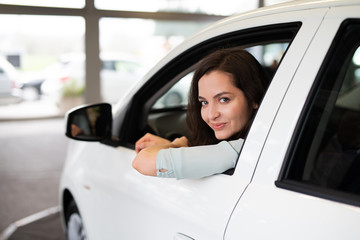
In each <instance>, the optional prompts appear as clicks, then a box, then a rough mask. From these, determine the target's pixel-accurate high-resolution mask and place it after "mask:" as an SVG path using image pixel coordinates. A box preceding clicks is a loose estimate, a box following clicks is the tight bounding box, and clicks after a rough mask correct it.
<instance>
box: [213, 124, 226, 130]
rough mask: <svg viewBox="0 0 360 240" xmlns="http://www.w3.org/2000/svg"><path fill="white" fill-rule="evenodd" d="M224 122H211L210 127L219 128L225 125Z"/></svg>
mask: <svg viewBox="0 0 360 240" xmlns="http://www.w3.org/2000/svg"><path fill="white" fill-rule="evenodd" d="M225 125H226V124H225V123H212V124H211V128H212V129H214V130H215V131H218V130H221V129H223V128H224V127H225Z"/></svg>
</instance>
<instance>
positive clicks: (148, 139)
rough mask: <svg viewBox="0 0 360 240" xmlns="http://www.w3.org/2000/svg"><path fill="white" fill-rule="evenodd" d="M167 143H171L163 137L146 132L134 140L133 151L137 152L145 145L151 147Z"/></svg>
mask: <svg viewBox="0 0 360 240" xmlns="http://www.w3.org/2000/svg"><path fill="white" fill-rule="evenodd" d="M169 143H171V141H169V140H167V139H165V138H162V137H159V136H156V135H153V134H151V133H147V134H145V135H144V136H143V137H142V138H140V139H139V140H137V141H136V143H135V151H136V153H139V152H140V151H141V150H142V149H145V148H147V147H151V146H154V145H163V144H169Z"/></svg>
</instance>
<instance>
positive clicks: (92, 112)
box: [65, 103, 112, 141]
mask: <svg viewBox="0 0 360 240" xmlns="http://www.w3.org/2000/svg"><path fill="white" fill-rule="evenodd" d="M65 122H66V132H65V135H66V136H67V137H69V138H72V139H75V140H81V141H103V140H106V139H110V138H111V130H112V110H111V105H110V104H108V103H98V104H90V105H85V106H82V107H79V108H75V109H73V110H70V111H69V112H68V113H67V114H66V119H65Z"/></svg>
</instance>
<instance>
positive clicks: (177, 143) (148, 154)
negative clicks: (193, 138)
mask: <svg viewBox="0 0 360 240" xmlns="http://www.w3.org/2000/svg"><path fill="white" fill-rule="evenodd" d="M150 135H151V134H150ZM150 135H145V136H144V137H143V138H144V139H143V138H142V139H140V140H141V141H140V140H139V141H138V142H139V144H138V142H137V143H136V145H138V146H141V147H139V148H136V151H137V153H138V154H137V155H136V157H135V159H134V160H133V162H132V166H133V168H135V169H136V170H137V171H138V172H140V173H141V174H144V175H148V176H156V175H157V169H156V157H157V154H158V152H159V151H160V150H161V149H168V148H180V147H188V146H189V143H188V140H187V138H186V137H181V138H177V139H175V140H174V141H172V142H170V141H168V140H166V139H163V138H160V137H157V136H155V135H151V136H150ZM154 137H155V138H154ZM149 139H150V140H149ZM161 139H163V140H164V141H163V140H161ZM144 140H146V141H144ZM148 140H149V141H148ZM136 145H135V146H136ZM145 145H147V146H149V145H150V147H146V148H144V146H145ZM138 149H139V150H138ZM160 171H162V172H166V171H167V170H166V169H161V170H160Z"/></svg>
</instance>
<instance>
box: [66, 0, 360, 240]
mask: <svg viewBox="0 0 360 240" xmlns="http://www.w3.org/2000/svg"><path fill="white" fill-rule="evenodd" d="M332 3H333V1H325V2H322V1H319V2H315V3H314V2H313V3H312V4H310V2H308V1H299V2H294V4H293V6H291V7H285V6H288V5H289V4H281V5H278V6H275V7H272V8H264V9H260V10H257V11H253V12H249V13H245V14H243V15H240V16H235V17H231V18H227V19H225V20H223V21H220V22H219V23H217V24H215V25H213V26H211V27H209V28H207V29H205V30H204V31H202V32H200V33H198V34H197V35H195V36H193V37H191V38H190V39H189V40H188V41H186V42H185V43H184V44H182V45H180V46H179V47H178V48H176V49H174V50H173V51H172V52H170V53H169V55H168V56H166V57H165V58H164V59H163V60H162V61H160V62H159V63H158V64H157V65H156V66H155V67H154V68H153V69H152V70H150V71H149V73H148V74H147V75H145V77H144V78H143V79H142V80H140V81H138V82H137V83H136V84H135V86H134V87H133V88H132V89H131V90H130V91H129V92H128V93H127V94H126V95H125V96H124V97H123V98H122V99H121V100H120V101H119V102H118V104H117V106H116V107H115V109H114V121H115V122H114V124H115V127H114V129H115V130H114V131H118V130H119V128H120V126H121V124H122V122H123V119H124V116H125V113H126V111H127V106H128V104H129V103H130V102H131V99H132V97H133V95H134V94H135V93H136V92H137V91H139V90H140V89H141V87H142V86H143V85H144V84H146V82H147V81H149V79H151V77H152V76H153V75H154V74H156V73H157V72H158V71H159V70H161V69H162V68H163V67H164V66H166V64H167V63H168V62H170V61H171V60H173V59H175V58H176V57H177V56H178V55H179V54H181V53H182V52H184V51H186V50H187V49H190V48H192V47H194V46H196V45H198V44H200V43H202V42H204V41H206V40H207V39H211V38H214V37H217V36H220V35H224V34H226V33H229V32H234V31H238V30H240V29H250V28H256V27H262V26H267V25H271V24H279V23H292V22H301V27H300V30H299V31H298V33H297V34H296V37H295V38H294V40H293V41H292V42H291V45H290V47H289V48H288V50H287V52H286V54H285V56H284V57H283V59H282V62H281V64H280V65H279V68H278V70H277V72H276V74H275V76H274V78H273V80H272V82H271V85H270V87H269V88H268V90H267V93H266V95H265V97H264V99H263V101H262V103H261V106H260V108H259V110H258V113H257V115H256V118H255V120H254V123H253V125H252V127H251V130H250V132H249V134H248V136H247V138H246V141H245V144H244V146H243V149H242V151H241V154H240V157H239V160H238V163H237V166H236V169H235V172H234V174H233V175H232V176H230V175H226V174H219V175H215V176H211V177H207V178H203V179H185V180H180V181H178V180H174V179H162V178H156V177H148V176H143V175H141V174H140V173H138V172H136V171H135V170H134V169H133V168H132V166H131V162H132V160H133V159H134V157H135V154H136V153H135V151H134V150H133V149H130V148H127V147H122V146H120V147H116V148H114V147H111V146H108V145H105V144H101V143H96V142H92V143H89V142H88V143H84V142H77V141H73V140H71V141H70V145H69V149H68V157H67V161H66V164H65V167H64V171H63V177H62V180H61V186H60V195H61V196H62V192H63V191H64V190H66V191H69V192H71V194H72V196H73V198H74V200H75V202H76V203H77V206H78V208H79V211H80V213H81V216H82V218H83V221H84V225H85V226H86V231H87V236H88V239H90V240H91V239H114V238H120V237H121V238H124V239H174V237H175V236H176V237H178V236H179V235H178V234H180V236H188V237H190V238H192V239H206V240H210V239H239V238H244V239H248V238H251V239H263V238H270V239H272V238H279V239H285V238H286V239H287V238H289V237H291V238H295V239H304V238H310V239H315V238H320V239H323V238H329V239H338V238H339V237H340V234H341V232H344V231H345V232H348V233H349V234H350V235H349V238H347V239H351V237H354V236H358V233H359V230H356V229H357V226H356V225H355V224H356V223H357V222H358V221H359V219H360V215H359V213H360V212H359V208H358V207H354V206H349V205H346V204H343V203H338V202H332V201H329V200H325V199H320V198H317V197H313V196H308V195H305V194H301V193H297V192H293V191H288V190H284V189H281V188H277V187H276V186H275V181H276V180H277V179H278V177H279V173H280V171H281V168H282V165H283V161H284V159H285V155H286V153H287V150H288V147H289V143H290V140H291V138H292V136H293V133H294V129H295V127H296V124H297V121H298V119H299V116H300V114H301V111H302V109H303V106H304V103H305V101H306V99H307V96H308V94H309V91H310V89H311V87H312V84H313V82H314V79H316V76H317V73H318V71H319V69H320V67H321V64H322V62H323V59H324V57H325V55H326V54H327V51H328V49H329V46H330V45H331V43H332V39H333V37H334V35H335V34H336V32H337V29H338V28H339V25H340V24H341V22H342V21H343V20H344V17H348V16H349V13H350V14H354V17H356V18H359V14H358V12H360V11H359V10H360V9H359V7H358V6H356V7H354V6H351V4H355V1H341V2H335V4H333V5H332ZM346 5H349V6H346ZM355 5H359V2H356V4H355ZM330 6H331V7H330ZM342 15H344V17H343V18H342V17H341V16H342ZM335 16H336V17H335ZM339 16H340V17H339ZM62 200H63V198H62V197H61V201H62ZM329 212H331V215H333V217H332V218H331V217H329V215H328V213H329ZM314 214H315V215H316V218H312V216H313V215H314ZM290 216H291V217H290ZM339 218H343V219H347V221H346V223H344V224H343V225H341V226H340V227H338V226H336V224H339ZM345 224H347V225H345ZM299 226H301V228H299ZM305 226H306V227H305ZM330 230H331V231H330ZM114 236H116V237H114ZM341 237H343V235H342V236H341Z"/></svg>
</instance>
